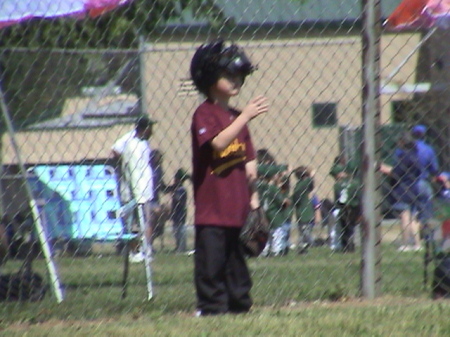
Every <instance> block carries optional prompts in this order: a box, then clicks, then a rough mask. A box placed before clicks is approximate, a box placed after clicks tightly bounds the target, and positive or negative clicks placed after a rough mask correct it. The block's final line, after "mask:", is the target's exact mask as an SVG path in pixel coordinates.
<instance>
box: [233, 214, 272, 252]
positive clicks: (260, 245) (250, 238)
mask: <svg viewBox="0 0 450 337" xmlns="http://www.w3.org/2000/svg"><path fill="white" fill-rule="evenodd" d="M239 239H240V240H241V243H242V245H243V247H244V251H245V253H246V254H247V255H248V256H249V257H257V256H259V254H261V253H262V251H263V250H264V247H265V246H266V244H267V240H268V239H269V222H268V221H267V218H266V214H265V213H264V210H263V209H262V208H261V207H259V208H257V209H254V210H251V211H250V213H249V214H248V216H247V220H246V221H245V224H244V226H243V227H242V229H241V233H240V236H239Z"/></svg>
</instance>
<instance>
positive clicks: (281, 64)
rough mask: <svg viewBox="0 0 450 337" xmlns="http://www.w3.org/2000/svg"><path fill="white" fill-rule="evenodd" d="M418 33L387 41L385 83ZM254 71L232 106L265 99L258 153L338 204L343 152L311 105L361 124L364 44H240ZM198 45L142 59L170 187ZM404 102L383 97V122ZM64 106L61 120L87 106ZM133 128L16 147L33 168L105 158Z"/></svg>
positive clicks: (256, 132) (46, 138) (185, 148)
mask: <svg viewBox="0 0 450 337" xmlns="http://www.w3.org/2000/svg"><path fill="white" fill-rule="evenodd" d="M419 38H420V36H419V34H402V35H385V36H383V38H382V43H381V45H382V57H381V67H382V77H383V78H385V77H387V76H388V75H389V74H390V73H391V72H392V71H393V70H394V69H395V68H396V67H397V66H398V65H399V64H400V63H401V62H402V61H403V60H404V59H405V58H406V57H407V55H408V54H409V53H410V51H411V50H413V49H414V47H415V46H416V45H417V43H418V42H419ZM239 44H240V45H242V46H244V47H245V50H246V52H247V53H248V54H249V55H250V57H251V59H252V60H253V62H254V63H256V64H258V70H257V71H256V72H255V73H254V74H253V75H252V76H250V77H248V78H247V80H246V83H245V86H244V88H243V91H242V94H241V95H240V96H239V97H238V98H236V99H235V100H233V104H235V105H236V106H238V107H241V108H242V107H243V106H245V104H246V102H248V100H249V99H251V98H252V97H254V96H256V95H266V96H267V97H268V98H269V99H270V102H271V108H270V112H269V113H268V114H267V115H265V116H262V117H260V118H257V119H256V120H254V121H252V122H251V125H250V128H251V131H252V135H253V140H254V143H255V145H256V148H263V147H264V148H268V149H269V150H270V151H271V152H272V153H273V154H274V155H275V157H276V159H277V160H278V162H280V163H288V164H290V165H293V166H297V165H307V166H310V167H312V168H314V169H316V170H317V173H316V181H317V193H318V195H319V196H320V197H329V198H332V184H333V181H332V179H331V178H330V177H329V175H328V171H329V169H330V166H331V163H332V161H333V159H334V157H335V156H337V155H338V151H339V143H338V138H339V127H337V126H336V127H331V128H330V127H327V128H315V127H313V125H312V109H311V107H312V104H313V103H325V102H330V103H336V104H337V118H338V124H339V125H340V126H344V125H348V126H359V125H360V124H361V90H362V82H361V52H362V51H361V41H360V38H359V37H336V38H334V39H330V38H323V39H320V38H319V39H318V38H314V39H296V40H281V39H277V40H264V41H239ZM197 46H198V44H195V45H193V44H190V43H189V44H184V43H174V44H159V45H148V47H147V50H146V52H145V53H144V54H143V55H142V64H143V75H144V76H143V80H144V81H143V87H144V88H145V97H144V103H145V106H146V107H147V113H149V114H150V115H152V116H153V117H154V118H155V119H157V120H158V124H157V125H156V127H155V131H154V136H153V138H152V140H151V143H152V147H153V148H160V149H161V150H162V151H163V153H164V168H165V178H166V181H167V182H169V181H170V179H171V177H172V176H173V174H174V172H175V171H176V170H177V168H179V167H184V168H187V169H190V167H191V150H190V146H191V139H190V133H189V129H190V122H191V116H192V113H193V111H194V110H195V108H196V106H197V105H198V104H199V103H200V102H201V100H202V98H201V97H199V95H198V94H197V93H196V92H195V91H194V90H191V89H192V88H191V87H190V81H189V63H190V59H191V58H192V55H193V53H194V51H195V48H196V47H197ZM416 64H417V55H413V57H411V58H410V59H409V60H408V62H407V63H406V64H405V65H404V66H403V67H402V68H401V69H400V71H399V72H398V74H397V75H396V76H395V77H394V79H393V81H395V82H396V83H414V81H415V68H416ZM408 98H409V97H408V95H404V94H394V95H389V96H383V97H382V98H381V101H382V123H389V122H390V115H391V107H390V102H391V101H392V100H394V99H408ZM77 104H78V106H74V105H73V104H72V105H70V104H68V105H67V107H66V108H65V110H64V114H70V113H73V112H74V111H80V108H81V107H82V106H83V104H84V106H85V105H86V104H87V101H86V100H79V99H78V103H77ZM132 127H133V125H130V124H128V125H121V126H115V127H112V128H102V129H81V130H63V131H45V132H44V131H39V132H38V131H35V132H19V133H17V134H16V138H17V142H18V144H19V148H20V151H21V156H22V158H23V160H24V161H25V162H27V163H50V162H68V161H80V160H83V159H95V158H107V157H108V156H109V152H110V148H111V145H112V144H113V143H114V141H115V140H116V139H117V138H118V137H119V136H120V135H122V134H124V133H125V132H128V131H129V130H131V129H132ZM3 144H4V148H3V160H4V163H5V164H10V163H17V158H16V157H15V154H14V151H13V149H12V147H11V145H10V141H9V137H8V135H5V136H4V137H3Z"/></svg>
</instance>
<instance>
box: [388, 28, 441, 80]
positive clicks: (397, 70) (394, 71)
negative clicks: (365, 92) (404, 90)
mask: <svg viewBox="0 0 450 337" xmlns="http://www.w3.org/2000/svg"><path fill="white" fill-rule="evenodd" d="M436 30H437V27H433V28H432V29H431V30H430V31H429V32H428V33H427V34H426V35H425V36H424V37H423V38H422V40H420V41H419V43H418V44H417V45H416V46H415V47H414V49H413V50H411V51H410V53H409V54H408V55H407V56H406V57H405V59H404V60H403V61H402V62H400V64H399V65H398V66H397V67H395V69H394V70H393V71H392V72H391V73H390V74H389V75H388V77H386V79H385V80H384V81H383V82H384V85H386V84H388V83H389V82H390V81H392V79H393V78H394V76H395V75H397V74H398V72H399V71H400V69H402V67H403V66H404V65H405V64H406V62H408V61H409V59H410V58H411V57H412V56H413V55H414V54H415V53H416V52H417V51H418V50H419V48H420V47H422V45H423V44H424V43H425V42H426V41H427V40H428V39H429V38H430V37H431V36H432V35H433V34H434V32H435V31H436ZM384 85H383V86H384Z"/></svg>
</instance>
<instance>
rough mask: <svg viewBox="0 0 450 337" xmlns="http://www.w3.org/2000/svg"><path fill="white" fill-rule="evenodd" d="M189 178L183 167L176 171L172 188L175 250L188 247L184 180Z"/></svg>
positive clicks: (180, 251)
mask: <svg viewBox="0 0 450 337" xmlns="http://www.w3.org/2000/svg"><path fill="white" fill-rule="evenodd" d="M186 179H189V176H188V174H187V173H186V171H184V170H183V169H179V170H178V171H177V172H176V173H175V177H174V183H173V185H172V186H171V190H172V214H171V219H172V222H173V235H174V237H175V252H177V253H184V252H186V250H187V247H186V215H187V207H186V204H187V191H186V188H185V187H184V186H183V182H184V181H186Z"/></svg>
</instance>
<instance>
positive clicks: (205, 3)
mask: <svg viewBox="0 0 450 337" xmlns="http://www.w3.org/2000/svg"><path fill="white" fill-rule="evenodd" d="M30 1H31V0H30ZM186 10H188V11H191V13H193V15H194V17H196V18H203V19H206V20H207V21H208V22H209V23H210V25H211V27H212V28H213V29H214V28H215V27H216V28H217V27H219V26H220V25H221V24H222V23H224V22H225V21H226V18H225V17H224V15H223V12H222V10H221V8H219V7H218V6H217V5H216V4H215V3H214V0H132V1H131V2H129V3H128V4H125V5H123V6H120V7H118V8H116V9H115V10H113V11H111V12H108V13H105V14H104V15H102V16H100V17H98V18H95V19H92V18H84V19H81V20H77V19H74V18H57V19H50V20H49V19H33V20H29V21H26V22H24V23H21V24H17V25H14V26H11V27H8V28H6V29H3V30H1V31H0V47H37V48H42V47H51V48H52V47H57V48H131V47H136V46H137V44H138V39H137V36H138V35H142V36H144V37H145V36H149V35H150V34H152V33H153V32H154V30H155V28H156V27H158V26H161V25H163V24H164V23H166V22H168V21H169V20H172V19H176V18H179V17H180V16H181V15H182V13H183V11H186Z"/></svg>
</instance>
